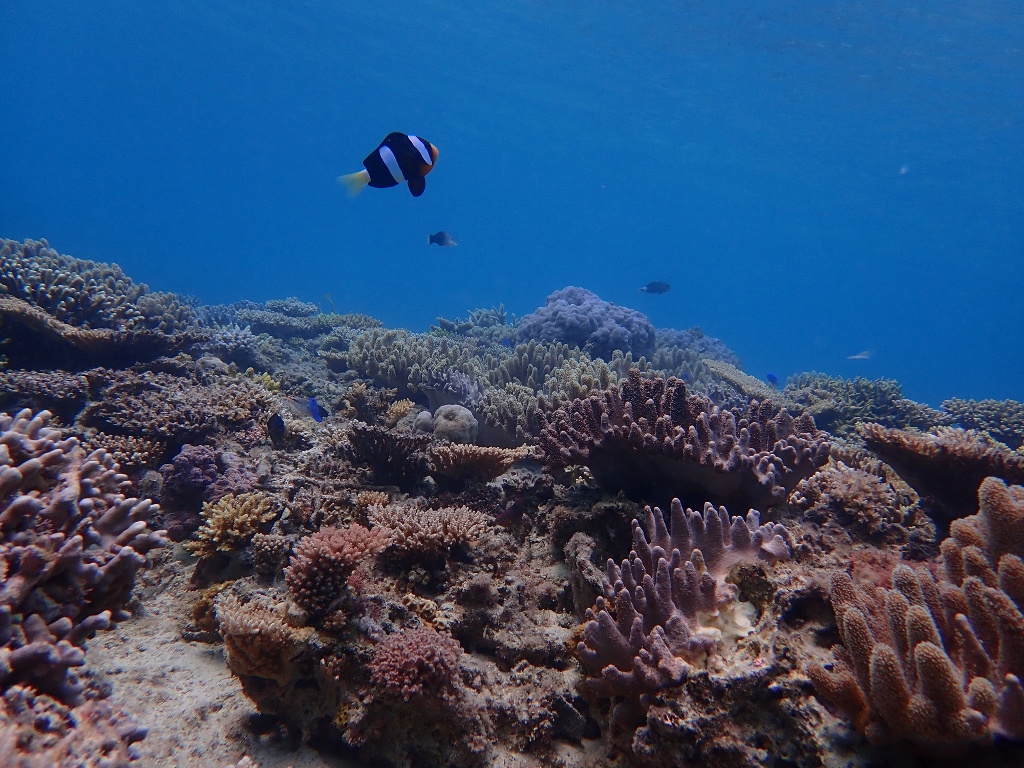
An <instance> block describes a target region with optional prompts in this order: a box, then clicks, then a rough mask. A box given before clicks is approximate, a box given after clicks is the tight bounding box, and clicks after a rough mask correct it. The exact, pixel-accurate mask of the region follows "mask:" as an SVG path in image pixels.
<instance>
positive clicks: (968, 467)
mask: <svg viewBox="0 0 1024 768" xmlns="http://www.w3.org/2000/svg"><path fill="white" fill-rule="evenodd" d="M861 432H862V434H863V436H864V442H865V443H866V444H867V447H868V448H869V449H870V450H871V451H873V452H874V453H875V454H877V455H878V457H879V458H881V459H882V461H884V462H886V463H887V464H889V465H890V466H891V467H892V468H893V469H895V470H896V472H898V473H899V475H900V477H901V478H903V479H904V480H905V481H906V482H907V484H908V485H909V486H910V487H911V488H913V489H914V490H915V491H917V493H918V494H919V495H920V496H921V506H922V508H923V509H924V511H925V513H926V514H928V516H929V517H931V518H932V520H934V521H935V526H936V528H938V531H939V536H940V537H944V536H945V535H946V532H947V531H948V530H949V524H950V522H951V521H953V520H955V519H956V518H958V517H965V516H967V515H971V514H973V513H975V512H977V511H978V488H979V487H980V486H981V483H982V481H983V480H984V479H985V478H986V477H999V478H1002V479H1003V480H1006V481H1007V482H1009V483H1024V456H1021V455H1020V454H1017V453H1014V452H1013V451H1010V450H1008V449H1007V448H1006V446H1004V445H1001V444H999V443H996V442H994V441H993V440H991V439H990V438H987V437H985V436H984V435H983V434H980V433H978V432H973V431H970V430H964V429H954V428H951V427H940V428H938V429H937V430H936V431H935V433H934V434H929V433H923V432H905V431H902V430H898V429H886V428H885V427H882V426H880V425H878V424H865V425H864V426H863V427H862V428H861Z"/></svg>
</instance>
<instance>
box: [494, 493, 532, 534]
mask: <svg viewBox="0 0 1024 768" xmlns="http://www.w3.org/2000/svg"><path fill="white" fill-rule="evenodd" d="M524 512H526V505H525V504H524V503H523V501H522V499H516V500H515V501H510V502H509V503H508V504H507V505H506V506H505V509H504V511H503V512H501V513H499V515H498V516H497V517H496V518H494V522H495V523H497V524H498V525H503V526H505V527H506V528H507V527H508V526H510V525H512V524H513V523H515V522H516V521H518V520H519V518H521V517H522V516H523V513H524Z"/></svg>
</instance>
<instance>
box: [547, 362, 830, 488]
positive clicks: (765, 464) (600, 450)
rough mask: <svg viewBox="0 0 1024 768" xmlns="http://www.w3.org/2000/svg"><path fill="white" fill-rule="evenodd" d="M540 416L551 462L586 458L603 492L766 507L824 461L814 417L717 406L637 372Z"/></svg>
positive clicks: (678, 384) (559, 463)
mask: <svg viewBox="0 0 1024 768" xmlns="http://www.w3.org/2000/svg"><path fill="white" fill-rule="evenodd" d="M541 418H542V422H543V424H544V426H543V428H542V430H541V437H540V448H541V453H542V456H543V459H544V461H545V462H546V463H547V464H548V465H549V466H551V467H555V468H558V467H566V466H569V465H571V464H582V465H584V466H586V467H588V468H589V469H590V471H591V472H592V473H593V475H594V477H595V479H596V480H597V481H598V482H599V483H600V484H601V486H602V487H604V488H605V489H606V490H608V491H610V492H613V493H614V492H617V491H620V490H621V491H624V492H625V493H626V495H627V496H630V497H631V498H634V499H641V500H642V499H647V500H652V501H657V500H660V499H663V498H665V499H668V498H671V497H672V496H673V495H678V496H679V497H680V498H682V499H684V500H685V501H686V502H687V503H690V502H692V503H695V504H701V503H703V502H704V501H707V500H709V499H715V500H716V501H721V502H724V503H727V504H734V505H737V506H740V507H747V508H750V507H762V508H764V507H767V506H771V505H772V504H779V503H782V502H784V501H785V499H786V497H787V496H788V495H789V493H790V492H791V491H792V490H793V489H794V488H795V487H796V484H797V483H798V482H799V481H800V480H802V479H804V478H806V477H809V476H810V475H811V474H813V473H814V471H815V470H817V468H818V467H820V466H822V465H824V464H825V462H826V461H827V460H828V450H829V444H828V442H827V440H826V436H825V435H824V433H822V432H819V431H818V430H817V429H816V428H815V426H814V420H813V419H811V418H810V417H809V416H806V415H804V416H801V417H799V418H798V419H794V418H792V417H791V416H790V415H789V414H788V413H787V412H786V411H785V410H782V411H778V412H776V410H775V409H774V408H772V407H771V406H770V405H768V404H765V405H760V404H758V403H757V402H756V401H753V402H752V403H751V405H750V406H749V407H748V409H747V410H746V412H742V411H741V412H739V413H737V412H734V411H732V410H729V409H726V408H718V407H717V406H714V405H713V404H712V403H711V401H710V400H708V398H706V397H704V396H701V395H688V394H687V391H686V385H685V384H684V383H683V382H682V381H679V380H678V379H669V380H668V381H665V380H664V379H643V378H642V377H641V375H640V373H639V371H637V370H636V369H633V370H631V371H630V372H629V376H628V377H627V380H626V381H624V382H623V383H622V385H621V386H620V387H619V388H618V389H616V388H612V389H608V390H606V391H605V392H603V393H602V394H601V395H599V396H598V395H592V396H591V397H589V398H587V399H585V400H576V401H574V402H573V403H572V405H571V406H570V407H569V408H566V409H560V410H557V411H555V412H554V413H553V414H550V415H549V416H545V415H542V417H541ZM672 489H675V490H672Z"/></svg>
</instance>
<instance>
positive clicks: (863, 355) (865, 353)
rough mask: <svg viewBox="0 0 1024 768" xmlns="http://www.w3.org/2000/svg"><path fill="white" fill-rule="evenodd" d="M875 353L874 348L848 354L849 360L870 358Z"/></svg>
mask: <svg viewBox="0 0 1024 768" xmlns="http://www.w3.org/2000/svg"><path fill="white" fill-rule="evenodd" d="M873 354H875V353H874V351H873V350H870V349H865V350H864V351H863V352H858V353H857V354H856V355H847V356H846V359H847V360H870V359H871V356H872V355H873Z"/></svg>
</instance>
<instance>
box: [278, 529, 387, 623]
mask: <svg viewBox="0 0 1024 768" xmlns="http://www.w3.org/2000/svg"><path fill="white" fill-rule="evenodd" d="M389 540H390V535H389V534H388V532H387V531H385V530H384V529H382V528H374V529H373V530H368V529H366V528H364V527H363V526H361V525H350V526H348V527H347V528H323V529H321V530H319V531H317V532H316V533H314V534H313V535H312V536H306V537H305V538H304V539H302V540H301V541H300V542H299V543H298V544H297V545H296V547H295V551H294V554H293V555H292V558H291V564H290V565H289V566H288V567H287V568H285V569H284V576H285V583H287V585H288V590H289V591H290V592H291V594H292V597H293V598H294V600H295V602H296V603H298V604H299V605H300V606H302V607H303V608H305V609H306V610H307V611H309V612H310V613H314V614H320V613H325V612H326V611H327V610H328V609H329V608H330V606H331V604H332V603H334V601H335V600H337V599H338V598H339V597H341V596H342V595H343V594H344V592H345V585H346V582H347V580H348V577H349V576H350V575H351V573H352V571H353V570H355V568H356V566H358V565H360V564H361V563H363V562H364V561H366V560H369V559H370V558H373V557H376V556H377V555H378V554H380V553H381V552H383V551H384V548H385V547H387V545H388V541H389Z"/></svg>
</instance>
